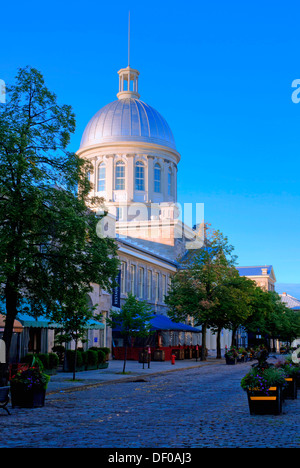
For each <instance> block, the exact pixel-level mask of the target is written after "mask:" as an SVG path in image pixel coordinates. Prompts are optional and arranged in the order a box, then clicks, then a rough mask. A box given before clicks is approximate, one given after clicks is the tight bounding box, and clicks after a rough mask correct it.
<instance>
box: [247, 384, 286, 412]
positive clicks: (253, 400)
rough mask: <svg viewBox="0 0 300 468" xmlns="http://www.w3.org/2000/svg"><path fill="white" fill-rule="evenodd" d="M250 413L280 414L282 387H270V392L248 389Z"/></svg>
mask: <svg viewBox="0 0 300 468" xmlns="http://www.w3.org/2000/svg"><path fill="white" fill-rule="evenodd" d="M247 395H248V404H249V410H250V414H252V415H253V414H275V415H276V414H280V413H281V411H282V389H281V387H279V386H277V387H270V388H269V390H268V392H261V391H260V390H256V389H252V390H248V391H247Z"/></svg>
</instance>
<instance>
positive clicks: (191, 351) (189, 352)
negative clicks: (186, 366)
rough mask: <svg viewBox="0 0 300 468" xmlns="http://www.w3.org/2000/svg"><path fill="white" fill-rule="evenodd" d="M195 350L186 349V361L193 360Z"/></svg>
mask: <svg viewBox="0 0 300 468" xmlns="http://www.w3.org/2000/svg"><path fill="white" fill-rule="evenodd" d="M192 357H193V350H192V349H191V348H185V350H184V359H192Z"/></svg>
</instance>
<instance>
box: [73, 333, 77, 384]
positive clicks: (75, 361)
mask: <svg viewBox="0 0 300 468" xmlns="http://www.w3.org/2000/svg"><path fill="white" fill-rule="evenodd" d="M76 365H77V340H75V356H74V369H73V380H75V374H76Z"/></svg>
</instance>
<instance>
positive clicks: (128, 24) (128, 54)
mask: <svg viewBox="0 0 300 468" xmlns="http://www.w3.org/2000/svg"><path fill="white" fill-rule="evenodd" d="M128 67H130V11H129V15H128Z"/></svg>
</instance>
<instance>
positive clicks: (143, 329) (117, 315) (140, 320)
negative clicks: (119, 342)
mask: <svg viewBox="0 0 300 468" xmlns="http://www.w3.org/2000/svg"><path fill="white" fill-rule="evenodd" d="M151 317H153V312H152V310H151V307H150V306H149V305H148V304H147V302H146V301H139V300H138V299H137V298H136V297H135V296H134V295H132V294H128V297H127V299H126V300H125V302H124V304H123V306H122V307H121V309H120V311H119V312H117V311H111V312H110V317H107V318H106V321H107V323H108V325H109V326H110V327H111V328H114V327H118V328H120V333H121V335H123V337H124V345H125V353H124V364H123V373H125V367H126V360H127V347H128V343H129V340H130V338H132V337H141V338H142V337H146V336H149V334H150V333H151V324H150V319H151Z"/></svg>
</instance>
